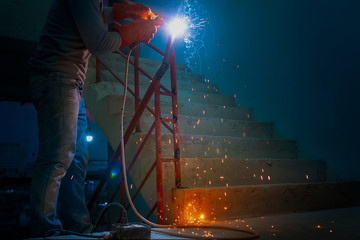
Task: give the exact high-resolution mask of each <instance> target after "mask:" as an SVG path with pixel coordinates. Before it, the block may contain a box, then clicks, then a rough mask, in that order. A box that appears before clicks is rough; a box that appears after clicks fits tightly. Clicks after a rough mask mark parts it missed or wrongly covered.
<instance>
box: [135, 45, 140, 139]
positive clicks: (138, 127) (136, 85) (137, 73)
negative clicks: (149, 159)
mask: <svg viewBox="0 0 360 240" xmlns="http://www.w3.org/2000/svg"><path fill="white" fill-rule="evenodd" d="M139 51H140V44H138V45H137V46H136V47H135V48H134V84H135V112H136V110H137V109H138V107H139V105H140V102H139V92H140V91H139ZM135 131H136V132H140V119H139V121H138V122H136V128H135Z"/></svg>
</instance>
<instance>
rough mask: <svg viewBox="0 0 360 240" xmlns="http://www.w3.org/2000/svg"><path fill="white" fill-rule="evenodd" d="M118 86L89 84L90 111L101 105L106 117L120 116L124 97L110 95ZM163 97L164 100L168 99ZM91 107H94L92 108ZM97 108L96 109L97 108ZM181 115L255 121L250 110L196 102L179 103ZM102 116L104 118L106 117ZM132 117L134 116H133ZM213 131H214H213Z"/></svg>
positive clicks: (165, 108) (165, 109) (167, 109)
mask: <svg viewBox="0 0 360 240" xmlns="http://www.w3.org/2000/svg"><path fill="white" fill-rule="evenodd" d="M117 86H118V85H117V84H114V85H112V83H109V82H108V83H106V84H104V83H88V82H86V84H85V86H84V92H83V97H84V99H85V102H86V104H87V107H88V108H89V109H92V110H91V111H94V112H96V111H97V109H98V108H99V105H101V108H102V109H101V111H102V110H106V111H105V112H102V113H106V115H108V114H110V115H114V114H119V113H120V110H121V103H122V96H121V95H110V93H112V92H114V90H113V88H116V87H117ZM127 96H128V97H127V100H126V110H129V111H133V109H134V98H133V97H132V96H131V95H130V94H128V95H127ZM166 98H167V102H166V101H165V102H162V104H161V111H162V113H163V114H170V113H171V111H172V107H171V104H169V101H170V100H169V97H166ZM166 98H165V97H163V98H162V99H166ZM91 105H94V107H92V106H91ZM95 106H96V107H95ZM149 107H151V108H153V107H154V101H150V102H149ZM178 107H179V114H181V115H184V116H193V117H218V118H220V120H221V119H234V120H244V121H250V120H253V113H252V110H251V109H249V108H240V107H235V106H225V107H224V106H222V105H218V104H202V103H196V102H189V101H187V102H180V101H179V102H178ZM106 115H102V117H104V116H106ZM131 116H132V115H131ZM211 130H212V129H211Z"/></svg>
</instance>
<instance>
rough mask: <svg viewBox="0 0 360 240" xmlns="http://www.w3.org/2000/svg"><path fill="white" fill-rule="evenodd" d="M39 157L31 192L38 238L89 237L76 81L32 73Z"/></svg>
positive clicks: (83, 118) (81, 111)
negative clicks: (54, 232)
mask: <svg viewBox="0 0 360 240" xmlns="http://www.w3.org/2000/svg"><path fill="white" fill-rule="evenodd" d="M30 86H31V94H32V99H33V102H34V105H35V108H36V110H37V113H38V128H39V153H38V157H37V160H36V162H35V165H34V173H33V177H32V181H31V188H30V206H31V221H32V222H31V223H32V231H33V234H34V236H41V235H43V234H44V233H45V232H46V231H49V230H51V229H66V230H71V231H75V232H80V233H88V232H90V231H91V229H92V225H91V223H90V217H89V212H88V210H87V208H86V203H85V195H84V183H85V175H86V164H87V159H88V158H87V142H86V139H85V137H86V136H85V135H86V127H87V121H86V112H85V105H84V101H83V100H82V98H81V93H80V90H79V88H81V86H79V84H78V81H77V80H76V79H74V78H73V77H71V76H70V75H68V74H65V73H60V72H43V73H35V74H34V73H33V74H31V77H30Z"/></svg>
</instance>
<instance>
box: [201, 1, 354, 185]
mask: <svg viewBox="0 0 360 240" xmlns="http://www.w3.org/2000/svg"><path fill="white" fill-rule="evenodd" d="M204 5H207V7H208V10H209V12H210V13H211V19H212V29H213V30H212V33H211V34H213V36H215V37H213V40H211V41H213V42H211V41H210V42H208V44H207V48H208V51H207V58H206V60H205V61H206V62H207V65H208V66H210V69H203V72H204V73H205V75H207V76H208V77H209V78H210V79H211V81H214V82H216V83H217V84H219V85H220V88H221V90H222V92H223V93H227V94H231V95H232V94H236V97H237V100H238V102H239V104H240V106H243V107H252V108H254V111H255V114H256V117H257V118H258V119H259V120H261V121H274V122H275V130H276V132H277V134H278V135H279V136H281V137H286V138H290V139H295V140H297V141H298V145H299V150H300V153H301V156H302V157H304V158H311V159H324V160H326V161H327V162H328V163H329V167H330V168H331V169H333V170H335V171H336V172H337V173H339V174H340V175H341V176H342V177H344V178H347V179H358V180H359V179H360V177H359V174H358V171H359V170H360V164H359V162H360V157H359V156H360V155H359V154H358V145H359V143H360V141H359V139H358V135H359V133H360V128H359V124H358V119H359V116H360V107H359V105H358V104H359V102H360V101H359V94H358V91H359V89H360V88H359V87H360V84H359V80H360V59H359V56H360V46H359V42H360V28H359V26H358V25H359V22H360V15H359V10H360V2H359V1H356V0H346V1H340V0H337V1H334V0H330V1H328V0H326V1H325V0H321V1H320V0H318V1H310V0H305V1H304V0H303V1H288V0H272V1H266V0H255V1H235V0H234V1H229V0H228V1H222V2H221V3H220V2H219V1H206V3H204ZM216 44H218V46H217V45H216Z"/></svg>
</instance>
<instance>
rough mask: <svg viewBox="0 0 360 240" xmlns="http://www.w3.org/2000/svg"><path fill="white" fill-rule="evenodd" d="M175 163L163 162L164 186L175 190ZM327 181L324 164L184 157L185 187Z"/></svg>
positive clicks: (298, 161)
mask: <svg viewBox="0 0 360 240" xmlns="http://www.w3.org/2000/svg"><path fill="white" fill-rule="evenodd" d="M174 173H175V169H174V164H173V163H163V175H164V177H163V178H164V187H165V188H173V187H175V185H174V182H175V177H174ZM325 181H326V164H325V162H323V161H311V160H297V159H290V160H289V159H254V160H244V159H221V158H182V159H181V183H182V186H183V187H189V188H208V187H212V188H214V187H233V186H240V185H264V184H279V183H282V184H288V183H314V182H325Z"/></svg>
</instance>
